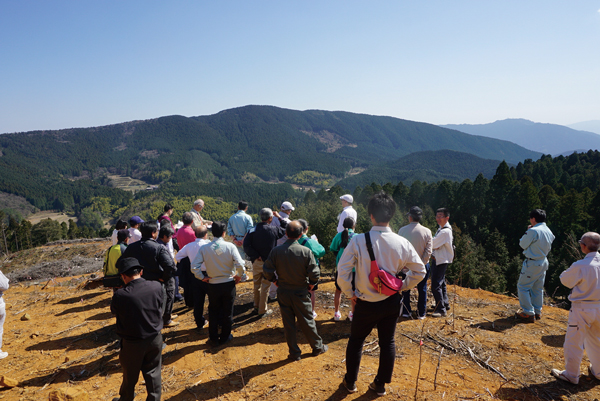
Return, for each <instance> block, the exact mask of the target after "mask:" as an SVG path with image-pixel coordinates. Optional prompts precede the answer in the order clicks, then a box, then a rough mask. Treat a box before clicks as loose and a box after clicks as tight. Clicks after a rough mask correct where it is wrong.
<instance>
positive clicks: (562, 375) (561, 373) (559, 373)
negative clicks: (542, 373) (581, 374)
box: [550, 369, 579, 384]
mask: <svg viewBox="0 0 600 401" xmlns="http://www.w3.org/2000/svg"><path fill="white" fill-rule="evenodd" d="M550 372H551V373H552V376H554V377H556V378H557V379H559V380H563V381H566V382H567V383H571V384H579V378H577V379H575V380H573V379H571V378H570V377H567V375H566V374H565V373H566V371H565V370H558V369H552V370H551V371H550Z"/></svg>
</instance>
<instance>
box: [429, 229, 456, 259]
mask: <svg viewBox="0 0 600 401" xmlns="http://www.w3.org/2000/svg"><path fill="white" fill-rule="evenodd" d="M431 247H432V248H433V252H432V255H433V257H434V258H435V263H436V264H438V265H441V264H442V263H452V261H453V260H454V248H452V227H451V226H450V223H446V225H444V227H440V228H438V230H437V232H436V233H435V237H433V239H432V240H431Z"/></svg>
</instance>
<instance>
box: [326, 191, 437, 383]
mask: <svg viewBox="0 0 600 401" xmlns="http://www.w3.org/2000/svg"><path fill="white" fill-rule="evenodd" d="M367 210H368V212H369V216H370V218H371V222H372V224H373V227H372V228H371V230H370V232H369V233H370V237H371V243H372V246H373V253H374V254H375V259H376V260H377V264H378V265H379V268H380V269H382V270H385V271H387V272H388V273H390V274H392V275H397V274H398V273H400V272H401V271H402V270H403V269H405V268H406V270H407V272H406V278H405V279H404V280H403V282H402V290H403V291H404V290H410V289H411V288H413V287H415V286H416V285H417V284H418V283H419V282H420V281H421V280H422V279H423V277H425V266H424V265H423V262H422V261H421V257H420V255H419V254H418V253H417V251H415V248H414V247H413V246H412V245H411V244H410V242H408V240H406V239H405V238H402V237H401V236H399V235H398V234H396V233H394V232H392V229H391V228H390V226H389V222H390V220H391V219H392V217H394V214H395V212H396V204H395V203H394V200H393V199H392V198H391V197H390V196H389V195H387V194H385V193H384V192H380V193H378V194H375V195H373V197H372V198H371V199H370V200H369V205H368V209H367ZM353 268H354V269H355V270H356V279H355V290H352V269H353ZM370 272H371V259H370V257H369V252H368V250H367V243H366V238H365V234H356V235H354V236H353V237H352V240H351V241H350V243H349V244H348V245H347V246H346V249H345V250H344V253H343V255H342V257H341V258H340V261H339V263H338V279H337V283H338V285H339V287H340V288H341V290H342V292H343V293H344V295H345V296H346V297H347V298H349V299H351V300H352V301H353V302H356V307H355V309H354V318H353V320H352V326H351V328H350V339H349V340H348V345H347V347H346V376H345V377H344V382H343V384H344V386H345V387H346V389H347V390H348V391H349V392H351V393H354V392H356V391H358V390H357V388H356V379H357V377H358V371H359V369H360V360H361V356H362V348H363V343H364V341H365V339H366V338H367V336H368V335H369V334H370V333H371V331H372V330H373V328H374V327H375V326H377V334H378V336H379V348H380V355H379V369H378V371H377V375H376V376H375V380H374V381H373V383H371V385H370V386H369V388H370V389H371V390H373V391H375V392H376V393H377V394H378V395H385V383H390V382H391V381H392V372H393V370H394V362H395V358H396V344H395V341H394V335H395V332H396V322H397V321H398V316H399V314H400V301H401V298H402V297H401V295H400V293H398V292H397V293H395V294H394V295H391V296H387V295H384V294H381V293H379V292H378V291H377V289H376V288H375V287H373V285H372V284H371V282H370V281H369V274H370Z"/></svg>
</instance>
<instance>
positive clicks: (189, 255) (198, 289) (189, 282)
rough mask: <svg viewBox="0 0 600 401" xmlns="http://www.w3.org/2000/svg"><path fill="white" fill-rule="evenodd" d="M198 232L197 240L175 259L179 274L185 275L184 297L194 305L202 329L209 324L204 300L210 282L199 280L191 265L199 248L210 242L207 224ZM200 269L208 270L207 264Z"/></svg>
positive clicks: (198, 327) (195, 316) (188, 303)
mask: <svg viewBox="0 0 600 401" xmlns="http://www.w3.org/2000/svg"><path fill="white" fill-rule="evenodd" d="M194 233H195V234H196V240H195V241H194V242H190V243H189V244H187V245H186V246H184V247H183V248H181V249H180V250H179V252H177V255H175V260H176V261H177V263H178V265H177V269H178V270H179V274H180V275H181V276H182V277H184V279H183V280H182V281H183V282H184V283H185V284H184V291H185V292H184V293H183V295H184V298H185V300H186V305H193V307H194V321H195V322H196V329H197V330H202V329H203V328H204V327H206V326H207V325H208V321H207V320H206V318H205V317H204V301H205V300H206V295H207V294H208V283H205V282H203V281H201V280H198V279H197V278H196V277H195V276H194V275H193V274H192V272H191V269H190V265H191V263H192V261H193V260H194V259H196V255H198V250H199V249H200V247H202V245H206V244H210V240H208V239H206V234H208V229H207V228H206V226H200V227H197V228H195V229H194ZM200 270H203V271H206V265H205V264H204V263H203V264H202V265H200Z"/></svg>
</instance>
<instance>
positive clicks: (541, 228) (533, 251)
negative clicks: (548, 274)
mask: <svg viewBox="0 0 600 401" xmlns="http://www.w3.org/2000/svg"><path fill="white" fill-rule="evenodd" d="M552 241H554V234H552V231H550V229H549V228H548V226H547V225H546V223H537V224H536V225H535V226H533V227H531V228H530V229H528V230H527V231H526V232H525V235H523V236H522V237H521V240H520V241H519V245H520V246H521V248H523V249H524V251H523V255H525V257H526V258H528V259H534V260H544V259H546V256H548V254H549V253H550V249H551V248H552Z"/></svg>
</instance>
